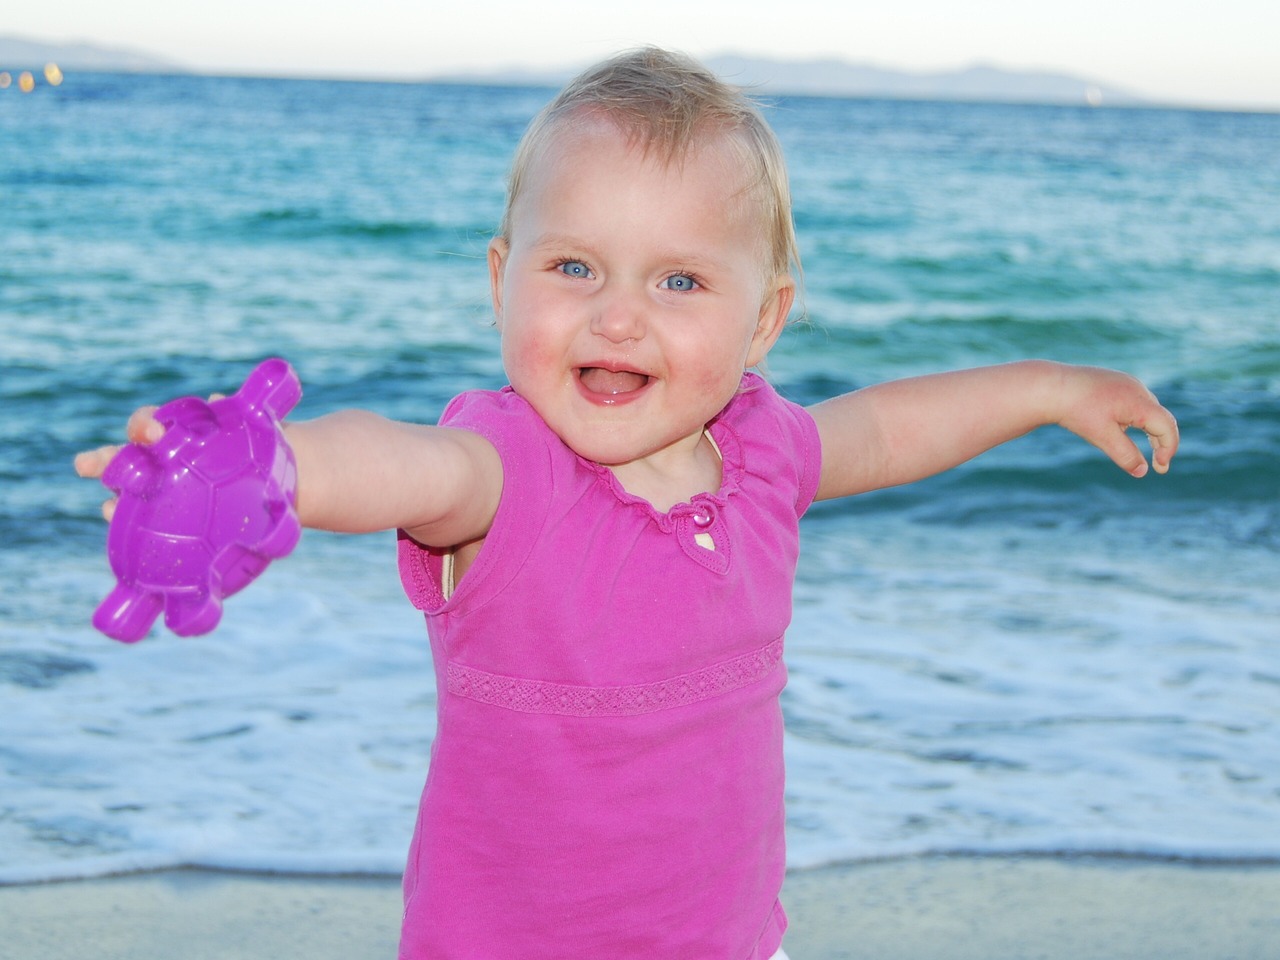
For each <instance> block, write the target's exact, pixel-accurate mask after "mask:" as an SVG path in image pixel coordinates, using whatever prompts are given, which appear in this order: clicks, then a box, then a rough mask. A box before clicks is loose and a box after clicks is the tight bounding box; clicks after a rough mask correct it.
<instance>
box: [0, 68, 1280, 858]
mask: <svg viewBox="0 0 1280 960" xmlns="http://www.w3.org/2000/svg"><path fill="white" fill-rule="evenodd" d="M549 96H550V91H546V90H537V89H500V88H482V87H463V86H420V85H391V84H352V83H321V82H302V81H281V80H238V79H226V78H220V79H214V78H199V77H140V76H113V75H84V76H73V77H70V78H68V80H67V82H66V83H65V84H64V85H63V86H62V87H59V88H56V89H54V88H41V89H40V90H39V91H38V92H37V94H33V95H31V96H26V97H20V96H18V95H16V94H12V95H9V96H0V403H2V404H3V410H4V414H5V415H4V417H3V419H2V420H0V444H2V447H3V451H4V456H3V457H2V458H0V484H2V488H0V489H3V491H4V496H3V498H0V539H2V542H3V543H4V550H3V552H2V553H0V714H2V715H3V724H2V726H0V881H3V880H24V879H42V878H48V877H54V876H68V875H77V874H92V873H98V872H103V871H106V870H116V869H135V868H146V867H156V866H165V865H170V864H174V863H204V864H217V865H222V866H232V867H243V868H263V869H280V870H291V869H319V870H335V871H342V870H353V869H360V870H371V871H375V872H387V873H393V872H395V871H397V870H398V869H399V861H400V858H401V856H402V855H403V850H404V848H405V846H406V844H407V840H408V831H409V829H410V827H411V825H412V819H413V811H414V808H415V805H416V800H417V794H418V791H419V789H420V786H421V780H422V776H423V773H424V770H425V763H426V752H427V749H428V748H429V744H430V738H431V735H432V732H433V728H434V718H433V715H432V711H433V707H434V702H433V681H432V679H431V676H430V663H429V658H428V656H427V651H426V641H425V636H424V634H423V631H422V628H421V623H420V620H419V619H418V617H417V616H416V615H415V614H414V613H413V611H412V610H411V609H409V608H408V604H407V603H406V602H405V601H404V600H403V599H402V597H401V595H400V593H399V588H398V585H397V583H396V581H395V572H394V564H393V556H392V547H391V543H390V541H389V539H387V538H385V537H371V538H342V537H334V536H325V535H319V534H315V533H308V534H307V536H306V537H305V538H304V543H303V546H302V548H300V549H299V551H298V552H297V553H296V554H295V555H294V556H293V557H291V558H290V559H289V560H288V561H287V562H284V563H280V564H277V565H276V566H275V567H273V568H272V570H271V571H270V572H269V573H268V575H267V576H266V577H264V578H263V580H262V581H260V582H259V583H258V584H255V586H254V588H253V589H252V590H250V591H247V592H246V593H245V594H243V595H241V596H239V597H237V598H236V599H235V601H233V602H232V604H231V605H230V607H229V609H228V613H227V615H226V617H225V619H224V622H223V625H222V627H220V629H219V631H218V632H217V633H216V634H214V635H213V636H211V637H207V638H202V639H198V640H186V641H182V640H178V639H176V638H173V637H171V636H169V635H162V634H159V633H157V634H156V635H155V636H154V637H152V638H151V639H150V640H148V641H147V642H146V643H144V644H143V645H141V646H139V647H136V648H125V647H120V646H118V645H116V644H113V643H111V642H110V641H107V640H106V639H104V638H102V637H100V636H98V635H96V634H95V633H94V632H93V631H92V629H91V628H90V626H89V616H90V614H91V612H92V609H93V607H94V606H95V605H96V603H97V602H98V600H99V599H100V598H101V597H102V596H103V595H104V594H105V593H106V591H107V589H108V588H109V585H110V582H111V579H110V575H109V571H108V570H107V567H106V562H105V556H104V553H103V544H104V540H105V529H104V527H103V525H102V524H101V522H100V520H99V518H98V504H99V502H100V500H101V494H100V491H99V490H98V489H97V488H96V487H95V485H93V484H89V483H85V482H82V481H77V480H76V479H75V478H74V476H73V475H72V474H71V471H70V468H69V462H70V458H71V455H72V453H73V452H74V451H76V450H78V449H82V448H86V447H89V446H94V445H97V444H99V443H101V442H106V441H108V440H112V439H114V438H116V437H117V436H118V435H119V431H120V426H121V423H122V421H123V418H124V416H125V415H127V413H128V411H129V410H131V409H132V408H133V407H134V406H136V405H138V404H140V403H144V402H157V401H162V400H164V399H167V398H169V397H171V396H175V395H180V394H185V393H201V394H203V393H206V392H209V391H211V390H215V389H226V388H230V387H234V386H235V385H236V384H237V383H238V382H239V381H240V380H241V379H242V378H243V377H244V375H245V374H246V373H247V372H248V370H249V369H250V368H251V367H252V366H253V364H254V363H255V362H257V360H259V359H261V358H263V357H265V356H268V355H272V354H278V355H282V356H285V357H287V358H289V359H290V360H291V361H292V362H293V364H294V365H295V367H296V368H297V369H298V371H299V373H300V375H301V377H302V380H303V383H304V387H305V390H306V395H305V398H304V400H303V403H302V406H301V407H300V408H299V411H298V413H299V415H301V416H314V415H318V414H320V413H323V412H326V411H328V410H331V409H335V408H338V407H342V406H347V405H352V404H359V405H362V406H367V407H372V408H374V409H377V410H380V411H382V412H384V413H387V414H389V415H392V416H399V417H407V418H412V419H419V420H431V419H433V418H434V417H435V416H436V415H437V414H438V413H439V411H440V409H441V408H442V407H443V405H444V403H445V402H446V401H447V399H448V398H449V397H451V396H452V395H453V394H455V393H456V392H458V391H459V390H462V389H466V388H468V387H473V386H493V385H497V384H499V383H501V382H502V373H501V368H500V365H499V362H498V356H497V349H496V334H495V333H494V331H493V329H492V328H491V326H490V325H489V323H488V289H487V275H486V271H485V266H484V250H485V244H486V243H487V240H488V237H489V235H490V231H491V230H492V228H493V225H494V224H495V223H496V221H497V219H498V216H499V213H500V209H501V203H502V179H503V175H504V172H505V169H506V164H507V162H508V159H509V156H510V153H511V151H512V148H513V147H514V145H515V142H516V140H517V139H518V137H519V135H520V132H521V130H522V129H523V126H524V124H525V123H526V122H527V120H528V118H529V117H530V116H531V115H532V113H533V112H534V111H536V109H537V108H538V107H539V106H540V105H541V104H542V103H543V102H545V100H546V99H547V98H548V97H549ZM769 115H770V118H771V120H772V121H773V123H774V124H775V126H776V128H777V129H778V132H779V134H780V136H781V138H782V140H783V142H784V146H785V148H786V149H787V152H788V156H789V160H790V164H791V172H792V180H793V190H794V193H795V200H796V220H797V225H798V227H799V230H800V235H801V248H802V253H803V256H804V261H805V298H804V302H805V315H806V316H805V319H804V320H803V321H802V322H798V323H797V324H796V325H795V326H794V327H793V329H791V330H790V331H788V332H787V333H786V334H785V335H784V337H783V340H782V342H781V343H780V345H779V347H778V348H777V349H776V350H775V352H774V354H773V355H772V356H771V358H770V364H769V365H770V375H771V377H772V379H773V380H774V382H775V383H776V384H777V385H778V386H779V388H780V389H782V390H783V391H784V392H785V393H787V394H788V395H790V396H792V397H794V398H796V399H798V400H801V401H804V402H808V401H812V400H815V399H818V398H820V397H823V396H827V395H829V394H831V393H834V392H838V391H843V390H847V389H851V388H854V387H858V386H862V385H865V384H868V383H872V382H876V381H878V380H882V379H885V378H889V377H896V376H902V375H908V374H913V373H919V372H925V371H932V370H938V369H946V368H954V367H959V366H967V365H972V364H975V363H988V362H1000V361H1004V360H1010V359H1015V358H1021V357H1026V356H1046V357H1052V358H1055V359H1060V360H1069V361H1076V362H1082V363H1096V364H1105V365H1109V366H1118V367H1122V368H1125V369H1128V370H1130V371H1132V372H1134V373H1136V374H1138V375H1140V376H1142V377H1143V378H1144V379H1146V380H1147V381H1148V382H1149V383H1151V384H1152V386H1153V387H1154V388H1155V389H1156V390H1157V392H1158V393H1159V394H1160V396H1161V398H1162V399H1163V400H1164V401H1165V402H1166V403H1167V404H1168V405H1169V406H1170V407H1171V408H1172V409H1174V411H1175V413H1176V414H1177V415H1178V417H1179V420H1180V422H1181V424H1182V429H1183V433H1184V447H1183V450H1182V452H1181V453H1180V455H1179V458H1178V461H1177V462H1176V463H1175V468H1174V471H1173V473H1171V474H1170V475H1169V476H1167V477H1152V478H1150V479H1148V480H1145V481H1142V482H1135V481H1133V480H1131V479H1129V478H1127V477H1125V476H1124V475H1123V474H1121V473H1120V472H1119V471H1118V470H1116V469H1115V468H1114V467H1112V466H1111V465H1110V464H1109V462H1107V461H1105V459H1104V458H1102V457H1101V455H1100V454H1098V453H1096V452H1095V451H1093V450H1092V449H1091V448H1089V447H1087V446H1085V445H1084V444H1082V443H1080V442H1079V441H1077V440H1075V439H1074V438H1072V437H1069V436H1067V435H1066V434H1064V433H1063V432H1061V431H1057V430H1043V431H1039V432H1037V433H1036V434H1034V435H1033V436H1031V437H1029V438H1024V439H1023V440H1020V441H1018V442H1015V443H1013V444H1010V445H1008V446H1006V447H1005V448H1002V449H1001V450H999V451H996V452H994V453H992V454H990V455H988V456H987V457H984V458H982V459H980V460H979V461H977V462H975V463H974V464H971V465H969V466H967V467H965V468H962V469H960V470H957V471H954V472H952V473H950V474H948V475H945V476H943V477H939V478H935V479H934V480H931V481H928V482H925V483H921V484H917V485H915V486H912V487H909V488H904V489H901V490H894V491H886V492H883V493H880V494H876V495H873V496H868V497H863V498H858V499H855V500H852V501H847V502H843V503H838V504H824V505H820V506H819V507H817V508H815V509H814V510H813V511H812V513H811V515H810V517H809V518H808V519H807V520H806V526H805V537H806V553H805V557H804V559H803V561H802V566H801V569H800V575H799V582H798V585H797V591H796V595H797V611H796V620H795V624H794V626H793V629H792V631H791V633H790V634H789V639H788V643H789V666H790V669H791V684H790V686H789V688H788V690H787V692H786V694H785V695H784V709H785V710H786V713H787V716H788V723H789V738H788V763H789V770H790V781H789V782H790V787H789V802H790V811H791V813H790V826H791V835H790V840H791V856H792V859H793V862H794V863H795V864H796V865H800V866H803V865H807V864H814V863H820V862H827V861H833V860H849V859H857V858H861V857H875V856H891V855H911V854H917V853H923V852H929V851H948V850H950V851H954V850H966V851H974V852H1000V851H1009V850H1031V851H1037V852H1046V853H1054V852H1073V851H1089V852H1100V853H1131V854H1143V855H1152V856H1179V857H1190V858H1220V857H1228V858H1246V859H1260V858H1261V859H1266V858H1275V857H1277V856H1280V845H1278V844H1277V842H1276V837H1278V836H1280V829H1278V828H1280V766H1278V765H1277V763H1276V757H1277V755H1280V726H1278V725H1280V706H1278V704H1280V629H1278V628H1277V626H1276V624H1277V623H1278V622H1280V619H1278V616H1280V592H1278V591H1277V586H1278V585H1280V506H1278V501H1277V496H1278V494H1280V468H1278V465H1277V457H1276V451H1277V450H1278V449H1280V332H1278V331H1280V307H1277V302H1278V301H1277V292H1278V291H1280V166H1278V165H1277V164H1276V163H1275V160H1274V158H1275V156H1277V155H1280V116H1277V115H1264V114H1225V113H1206V112H1184V111H1169V110H1088V109H1074V108H1063V107H1034V106H999V105H964V104H933V103H903V102H877V101H852V100H826V99H781V100H778V101H776V102H774V103H773V104H772V105H771V106H770V108H769Z"/></svg>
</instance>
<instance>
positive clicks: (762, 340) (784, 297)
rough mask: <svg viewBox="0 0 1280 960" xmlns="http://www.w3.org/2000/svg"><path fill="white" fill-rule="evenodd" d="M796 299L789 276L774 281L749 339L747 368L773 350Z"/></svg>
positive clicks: (792, 282) (792, 280)
mask: <svg viewBox="0 0 1280 960" xmlns="http://www.w3.org/2000/svg"><path fill="white" fill-rule="evenodd" d="M795 299H796V282H795V279H794V278H793V277H791V276H790V275H789V274H784V275H783V276H781V277H778V279H777V280H775V281H774V283H773V287H772V289H771V290H770V291H769V293H768V294H767V295H766V296H765V298H764V303H762V304H761V305H760V316H759V318H758V319H757V320H756V330H755V333H754V334H753V335H752V337H751V348H750V350H748V352H747V364H746V365H747V366H748V367H754V366H755V365H756V364H758V363H760V362H761V361H762V360H764V358H765V356H766V355H767V354H768V353H769V351H770V350H772V349H773V345H774V344H775V343H777V342H778V337H779V336H780V335H781V334H782V328H783V327H784V326H786V324H787V315H788V314H790V313H791V305H792V304H793V303H795Z"/></svg>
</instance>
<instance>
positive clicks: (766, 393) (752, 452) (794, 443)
mask: <svg viewBox="0 0 1280 960" xmlns="http://www.w3.org/2000/svg"><path fill="white" fill-rule="evenodd" d="M711 427H712V435H713V436H714V435H715V434H716V433H717V432H718V431H728V432H730V433H731V434H732V435H733V436H734V438H735V439H736V440H737V442H738V443H739V444H740V445H741V447H742V455H743V465H744V467H745V469H747V470H748V471H749V472H751V473H755V474H759V475H762V476H767V477H768V478H769V479H770V482H778V481H779V480H782V479H784V478H786V479H788V480H789V482H790V483H791V484H793V485H794V488H795V490H796V507H797V509H798V510H799V511H800V512H803V511H804V509H805V508H807V507H808V505H809V503H810V502H811V501H812V500H813V497H814V495H815V494H816V492H817V484H818V479H819V474H820V472H821V461H822V445H821V441H820V440H819V437H818V428H817V425H816V424H815V423H814V420H813V417H812V416H811V415H810V414H809V411H808V410H806V409H805V408H804V407H802V406H800V405H799V404H798V403H794V402H793V401H791V400H787V399H786V398H785V397H783V396H781V395H780V394H779V393H778V391H777V390H776V389H774V387H773V386H772V385H771V384H770V383H769V382H768V381H766V380H765V379H764V378H763V377H761V376H760V375H758V374H755V373H750V372H748V373H746V374H744V375H743V377H742V385H741V387H740V388H739V390H738V393H737V395H736V396H734V398H733V399H732V400H731V401H730V402H729V404H728V405H727V406H726V407H725V408H724V410H723V411H721V412H720V414H719V415H718V416H717V417H716V418H715V420H713V421H712V424H711Z"/></svg>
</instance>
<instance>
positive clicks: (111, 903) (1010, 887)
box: [0, 857, 1280, 960]
mask: <svg viewBox="0 0 1280 960" xmlns="http://www.w3.org/2000/svg"><path fill="white" fill-rule="evenodd" d="M784 902H785V904H786V906H787V911H788V913H789V914H790V917H791V930H790V931H789V933H788V934H787V940H786V943H785V946H786V949H787V952H788V953H789V954H790V955H791V957H792V960H843V958H859V960H869V958H874V960H1002V958H1003V960H1059V958H1060V960H1090V958H1094V960H1138V958H1142V960H1228V958H1231V960H1275V958H1277V957H1280V868H1275V867H1248V866H1192V865H1187V864H1181V863H1164V862H1150V861H1136V860H1101V859H1070V860H1061V859H1017V858H999V857H993V858H960V859H922V860H896V861H885V862H880V863H869V864H859V865H855V866H845V867H831V868H824V869H820V870H806V871H794V872H792V873H791V874H790V875H789V876H788V879H787V886H786V889H785V891H784ZM399 915H400V888H399V882H398V881H397V880H393V879H387V878H373V879H370V878H346V877H277V876H263V875H256V874H241V873H219V872H213V871H206V870H172V871H165V872H161V873H152V874H139V875H132V876H125V877H110V878H106V879H101V880H87V881H71V882H65V883H49V884H36V885H27V886H12V887H0V932H2V936H0V956H4V957H6V958H8V957H12V958H14V960H71V958H76V960H85V958H91V960H214V958H218V960H222V958H236V960H257V958H261V960H268V958H270V960H288V958H304V957H305V958H307V960H339V958H342V960H362V958H370V960H374V958H393V957H394V956H395V949H396V939H397V933H398V925H399ZM495 960H496V958H495ZM504 960H505V958H504ZM600 960H607V958H600Z"/></svg>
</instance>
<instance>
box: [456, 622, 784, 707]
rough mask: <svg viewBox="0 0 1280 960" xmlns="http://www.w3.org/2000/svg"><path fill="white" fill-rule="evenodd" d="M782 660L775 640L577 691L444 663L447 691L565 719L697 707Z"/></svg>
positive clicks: (760, 675)
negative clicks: (679, 668)
mask: <svg viewBox="0 0 1280 960" xmlns="http://www.w3.org/2000/svg"><path fill="white" fill-rule="evenodd" d="M781 659H782V640H781V638H779V639H777V640H775V641H773V643H771V644H769V645H768V646H766V647H762V648H761V649H760V650H757V651H755V652H754V653H748V654H744V655H743V656H741V657H735V658H734V659H732V660H725V661H724V662H723V663H717V664H714V665H712V666H710V667H706V668H705V669H702V670H695V671H694V672H693V673H686V674H682V675H681V676H678V677H672V678H670V679H669V680H659V681H657V682H655V683H638V684H633V685H631V686H625V687H582V686H575V685H572V684H566V683H551V682H549V681H545V680H521V679H518V678H515V677H504V676H501V675H499V674H496V673H486V672H485V671H483V670H475V669H473V668H471V667H463V666H459V665H458V664H453V663H451V664H449V667H448V671H447V674H446V675H447V678H448V686H449V692H450V693H452V694H455V695H457V696H460V697H466V698H467V699H469V700H476V701H479V702H480V703H488V704H492V705H493V706H497V707H505V708H506V709H508V710H515V711H517V712H519V713H554V714H559V715H561V716H566V717H633V716H638V715H640V714H644V713H654V712H656V711H658V710H670V709H672V708H673V707H683V706H687V705H688V704H691V703H698V702H699V701H702V700H707V699H710V698H711V697H715V696H718V695H720V694H723V693H728V692H729V691H731V690H737V689H739V688H740V687H745V686H747V685H749V684H752V683H755V682H756V681H757V680H762V679H763V678H764V677H766V676H768V674H769V673H770V672H771V671H772V670H773V669H774V667H776V666H777V665H778V661H780V660H781Z"/></svg>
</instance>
